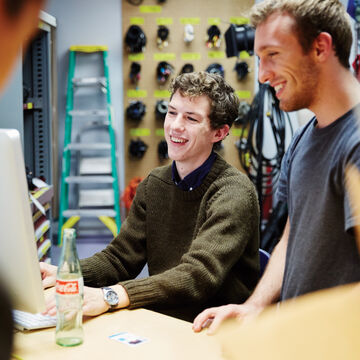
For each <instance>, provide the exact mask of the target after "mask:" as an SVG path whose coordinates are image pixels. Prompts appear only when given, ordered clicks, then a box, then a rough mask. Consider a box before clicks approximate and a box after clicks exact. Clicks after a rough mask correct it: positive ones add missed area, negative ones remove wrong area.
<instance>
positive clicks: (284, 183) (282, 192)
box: [275, 127, 305, 203]
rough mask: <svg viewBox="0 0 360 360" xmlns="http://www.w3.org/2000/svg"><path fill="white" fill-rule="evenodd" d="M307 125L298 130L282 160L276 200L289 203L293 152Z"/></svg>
mask: <svg viewBox="0 0 360 360" xmlns="http://www.w3.org/2000/svg"><path fill="white" fill-rule="evenodd" d="M304 128H305V127H301V128H299V129H297V130H296V132H295V133H294V136H293V138H292V140H291V142H290V145H289V147H288V149H287V151H286V152H285V155H284V156H283V158H282V161H281V168H280V176H279V181H278V183H277V187H276V192H275V200H276V202H283V203H287V200H288V175H289V167H290V161H291V157H292V154H293V152H294V150H295V147H296V145H297V143H298V141H299V139H300V137H301V135H302V134H303V132H304Z"/></svg>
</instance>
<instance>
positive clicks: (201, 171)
mask: <svg viewBox="0 0 360 360" xmlns="http://www.w3.org/2000/svg"><path fill="white" fill-rule="evenodd" d="M216 156H217V155H216V153H215V152H211V154H210V156H209V157H208V158H207V160H205V162H204V163H203V164H202V165H200V166H199V167H198V168H197V169H195V170H194V171H192V172H191V173H190V174H188V175H186V176H185V177H184V178H183V179H182V180H181V179H180V176H179V173H178V171H177V168H176V163H175V161H173V163H172V179H173V181H174V183H175V185H176V186H177V187H179V188H180V189H182V190H184V191H192V190H194V189H196V188H197V187H199V186H200V185H201V184H202V182H203V180H204V178H205V176H206V175H207V174H208V173H209V171H210V170H211V167H212V166H213V163H214V161H215V159H216Z"/></svg>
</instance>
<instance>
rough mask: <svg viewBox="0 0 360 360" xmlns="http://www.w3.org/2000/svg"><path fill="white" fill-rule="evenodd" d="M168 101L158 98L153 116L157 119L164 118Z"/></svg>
mask: <svg viewBox="0 0 360 360" xmlns="http://www.w3.org/2000/svg"><path fill="white" fill-rule="evenodd" d="M168 105H169V103H168V102H167V101H166V100H158V101H157V102H156V105H155V116H156V119H157V120H162V121H164V120H165V116H166V114H167V111H168Z"/></svg>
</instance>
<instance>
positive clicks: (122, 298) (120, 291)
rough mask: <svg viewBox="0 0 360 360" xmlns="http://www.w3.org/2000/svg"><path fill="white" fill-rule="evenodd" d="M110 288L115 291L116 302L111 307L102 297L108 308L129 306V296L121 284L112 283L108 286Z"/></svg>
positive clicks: (114, 308)
mask: <svg viewBox="0 0 360 360" xmlns="http://www.w3.org/2000/svg"><path fill="white" fill-rule="evenodd" d="M109 288H110V289H111V290H113V291H115V293H116V294H117V296H118V300H119V301H118V304H117V305H116V306H114V307H112V306H111V305H110V304H109V303H108V302H107V301H105V299H104V303H105V304H106V305H107V308H108V310H110V309H111V310H116V309H121V308H125V307H127V306H129V304H130V301H129V297H128V294H127V292H126V290H125V288H124V287H123V286H121V285H112V286H110V287H109Z"/></svg>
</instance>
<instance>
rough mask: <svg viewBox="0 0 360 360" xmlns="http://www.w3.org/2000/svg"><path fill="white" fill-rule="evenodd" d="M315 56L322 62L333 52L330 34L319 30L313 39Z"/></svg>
mask: <svg viewBox="0 0 360 360" xmlns="http://www.w3.org/2000/svg"><path fill="white" fill-rule="evenodd" d="M313 47H314V50H315V57H316V59H317V60H318V61H319V62H324V61H325V60H327V58H328V57H329V56H330V55H331V54H332V53H333V51H334V49H333V41H332V36H331V35H330V34H329V33H327V32H321V33H320V34H319V35H318V36H317V37H316V39H315V40H314V45H313Z"/></svg>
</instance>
